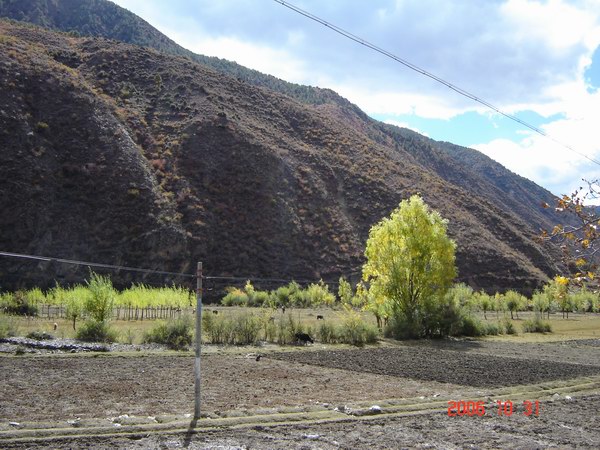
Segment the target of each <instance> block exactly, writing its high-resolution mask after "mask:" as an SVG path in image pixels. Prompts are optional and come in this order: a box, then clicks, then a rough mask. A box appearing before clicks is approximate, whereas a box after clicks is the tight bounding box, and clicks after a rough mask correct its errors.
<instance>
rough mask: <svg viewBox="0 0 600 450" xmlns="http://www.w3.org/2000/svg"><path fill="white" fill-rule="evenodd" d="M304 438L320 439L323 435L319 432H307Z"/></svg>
mask: <svg viewBox="0 0 600 450" xmlns="http://www.w3.org/2000/svg"><path fill="white" fill-rule="evenodd" d="M302 437H303V438H304V439H319V438H320V437H321V436H319V435H318V434H305V435H304V436H302Z"/></svg>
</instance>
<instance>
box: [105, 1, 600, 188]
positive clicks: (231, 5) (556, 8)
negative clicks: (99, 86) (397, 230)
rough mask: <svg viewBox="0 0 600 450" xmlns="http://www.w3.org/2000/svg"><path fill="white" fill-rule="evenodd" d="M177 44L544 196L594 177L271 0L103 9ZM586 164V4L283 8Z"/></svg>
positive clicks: (590, 16) (597, 142)
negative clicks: (486, 161) (296, 87)
mask: <svg viewBox="0 0 600 450" xmlns="http://www.w3.org/2000/svg"><path fill="white" fill-rule="evenodd" d="M115 3H117V4H119V5H121V6H123V7H125V8H127V9H129V10H130V11H132V12H134V13H136V14H138V15H139V16H141V17H142V18H144V19H145V20H146V21H148V22H149V23H150V24H152V25H153V26H155V27H156V28H158V29H159V30H160V31H162V32H163V33H165V34H166V35H168V36H169V37H171V38H172V39H173V40H175V41H176V42H178V43H179V44H180V45H182V46H184V47H186V48H188V49H190V50H192V51H194V52H196V53H200V54H205V55H210V56H218V57H221V58H225V59H229V60H234V61H236V62H238V63H240V64H242V65H244V66H247V67H251V68H253V69H257V70H259V71H261V72H264V73H270V74H272V75H275V76H277V77H279V78H282V79H284V80H287V81H291V82H296V83H301V84H308V85H312V86H320V87H327V88H331V89H333V90H335V91H337V92H338V93H340V94H341V95H343V96H344V97H346V98H348V99H349V100H350V101H352V102H353V103H355V104H357V105H358V106H359V107H361V108H362V109H363V110H364V111H365V112H367V113H368V114H369V115H371V116H372V117H374V118H376V119H378V120H382V121H384V122H387V123H391V124H396V125H399V126H404V127H407V128H411V129H414V130H416V131H419V132H421V133H423V134H425V135H427V136H429V137H431V138H433V139H437V140H444V141H449V142H453V143H456V144H460V145H465V146H469V147H472V148H475V149H477V150H480V151H482V152H484V153H485V154H487V155H488V156H490V157H492V158H493V159H495V160H497V161H499V162H500V163H502V164H504V165H505V166H506V167H508V168H509V169H510V170H512V171H513V172H516V173H519V174H521V175H523V176H525V177H527V178H530V179H532V180H533V181H535V182H537V183H538V184H540V185H542V186H544V187H546V188H547V189H549V190H550V191H552V192H553V193H555V194H565V193H570V192H572V191H573V190H574V189H575V188H576V187H577V186H579V185H580V184H581V179H582V178H586V179H596V178H598V177H600V167H599V166H598V165H596V164H593V163H591V162H590V161H588V160H587V159H585V158H583V157H581V156H579V155H577V154H575V153H572V152H570V151H569V150H567V149H565V148H564V147H561V146H560V145H558V144H556V143H555V142H553V141H551V140H548V139H546V138H544V137H542V136H539V135H537V134H535V133H533V132H532V131H531V130H528V129H527V128H526V127H524V126H522V125H519V124H516V123H514V122H511V121H510V120H508V119H506V118H504V117H502V116H500V115H498V114H496V113H493V112H490V111H489V110H486V108H485V107H483V106H482V105H480V104H478V103H474V102H473V101H472V100H469V99H466V98H464V97H462V96H460V95H458V94H456V93H455V92H453V91H451V90H449V89H448V88H446V87H444V86H442V85H440V84H438V83H436V82H434V81H433V80H431V79H428V78H426V77H423V76H422V75H419V74H417V73H416V72H413V71H411V70H409V69H407V68H406V67H404V66H402V65H400V64H398V63H397V62H394V61H392V60H390V59H387V58H385V57H384V56H382V55H380V54H377V53H375V52H373V51H371V50H369V49H367V48H365V47H363V46H360V45H358V44H356V43H353V42H351V41H349V40H347V39H346V38H344V37H342V36H340V35H337V34H335V33H333V32H331V30H329V29H327V28H325V27H323V26H322V25H319V24H317V23H315V22H312V21H310V20H308V19H306V18H305V17H302V16H301V15H299V14H297V13H294V12H292V11H291V10H289V9H288V8H285V7H284V6H282V5H280V4H278V3H277V2H275V1H273V0H170V1H168V2H165V1H161V0H115ZM292 3H293V4H295V5H296V6H298V7H300V8H302V9H304V10H307V11H310V12H311V13H313V14H315V15H317V16H319V17H321V18H323V19H325V20H327V21H329V22H331V23H333V24H335V25H337V26H339V27H341V28H343V29H345V30H348V31H350V32H352V33H353V34H355V35H358V36H360V37H362V38H364V39H366V40H367V41H369V42H372V43H373V44H375V45H377V46H379V47H381V48H383V49H385V50H388V51H390V52H391V53H393V54H395V55H397V56H399V57H401V58H403V59H405V60H407V61H409V62H411V63H413V64H415V65H417V66H419V67H421V68H423V69H425V70H427V71H429V72H431V73H433V74H435V75H437V76H439V77H441V78H443V79H445V80H447V81H449V82H451V83H453V84H455V85H457V86H459V87H461V88H463V89H465V90H467V91H469V92H471V93H473V94H475V95H477V96H478V97H480V98H483V99H485V100H486V101H488V102H489V103H492V104H493V105H495V106H497V107H499V108H500V109H502V110H503V111H505V112H507V113H509V114H513V115H515V116H517V117H519V118H520V119H522V120H524V121H527V122H529V123H531V124H532V125H534V126H536V127H539V128H540V129H542V130H544V132H546V133H548V134H550V135H551V136H553V137H554V138H555V139H556V140H558V141H560V142H563V143H565V144H567V145H569V146H571V147H573V148H575V149H577V151H579V152H581V153H584V154H586V155H588V156H590V157H592V158H595V159H600V126H599V125H600V121H599V118H600V49H599V47H600V0H568V1H567V0H485V1H475V0H452V1H448V0H370V1H364V0H295V1H292Z"/></svg>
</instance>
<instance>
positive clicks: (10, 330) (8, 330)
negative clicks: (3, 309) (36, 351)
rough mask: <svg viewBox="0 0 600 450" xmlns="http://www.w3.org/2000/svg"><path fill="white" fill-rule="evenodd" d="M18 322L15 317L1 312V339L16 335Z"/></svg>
mask: <svg viewBox="0 0 600 450" xmlns="http://www.w3.org/2000/svg"><path fill="white" fill-rule="evenodd" d="M17 333H18V328H17V322H16V320H15V319H14V318H12V317H9V316H6V315H4V314H0V339H5V338H7V337H13V336H16V335H17Z"/></svg>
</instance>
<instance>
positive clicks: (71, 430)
mask: <svg viewBox="0 0 600 450" xmlns="http://www.w3.org/2000/svg"><path fill="white" fill-rule="evenodd" d="M594 378H596V380H591V381H588V382H585V383H578V384H574V385H572V387H575V388H577V389H576V390H575V391H573V392H574V393H576V394H577V396H584V395H600V377H594ZM578 381H582V380H578ZM568 387H569V386H566V385H563V386H558V387H556V388H552V389H544V388H540V387H538V386H536V389H532V390H522V391H517V392H506V391H505V390H502V391H501V392H490V394H491V395H486V397H488V400H487V401H486V400H484V401H486V404H488V406H489V404H490V403H491V404H493V405H495V399H494V398H495V397H500V396H504V395H510V398H502V397H501V399H503V400H508V399H510V400H511V401H514V400H517V401H519V400H522V399H529V400H539V401H541V402H543V403H551V401H550V399H551V397H552V395H554V394H555V393H557V392H556V391H561V392H562V393H565V391H566V389H568ZM567 393H572V392H567ZM414 400H416V398H413V399H402V400H398V399H396V400H394V399H389V400H383V401H380V402H377V401H370V402H368V403H367V402H360V403H354V404H353V405H350V408H349V410H348V412H341V411H337V410H335V409H334V410H332V409H326V410H316V411H294V412H286V413H275V414H271V413H266V414H254V415H251V416H242V417H224V418H217V419H203V420H200V421H199V423H198V425H197V426H196V427H195V428H194V429H192V430H190V428H189V426H190V421H189V420H187V419H186V420H174V421H172V422H167V423H151V424H137V425H122V426H121V427H118V428H117V427H115V426H114V425H112V426H105V425H100V426H97V427H93V426H91V427H68V428H67V427H63V426H61V427H54V428H52V427H45V428H24V429H14V430H5V431H1V432H0V443H18V442H29V441H38V440H40V441H41V440H46V441H47V440H55V439H73V438H77V437H85V436H102V437H104V436H106V437H111V436H140V435H142V436H143V435H148V434H161V433H164V434H170V433H177V434H178V433H186V432H187V433H198V432H201V431H208V430H215V429H222V428H247V427H254V426H264V427H270V426H283V425H294V424H315V423H328V422H340V421H354V420H377V419H385V418H393V417H403V416H412V415H420V414H434V413H444V412H446V411H447V404H448V401H449V400H454V398H450V397H449V396H445V397H444V398H441V399H439V400H435V401H431V400H428V401H422V402H419V401H418V402H416V403H412V401H414ZM419 400H421V399H420V398H419ZM461 400H463V401H480V400H482V396H465V397H464V398H461ZM561 400H562V401H564V400H563V399H561ZM404 401H408V402H409V403H403V404H401V403H400V402H404ZM394 402H397V403H396V404H394ZM377 403H381V404H383V405H385V406H384V407H382V408H381V412H380V413H377V414H374V413H372V412H369V411H368V410H367V411H365V407H364V406H363V405H375V404H377ZM386 403H387V404H386ZM45 425H48V424H47V423H46V424H45Z"/></svg>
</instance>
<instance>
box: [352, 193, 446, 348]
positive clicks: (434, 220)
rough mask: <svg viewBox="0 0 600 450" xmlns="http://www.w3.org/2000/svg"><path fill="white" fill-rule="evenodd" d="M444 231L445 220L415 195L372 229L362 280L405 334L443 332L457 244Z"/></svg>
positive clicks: (416, 334) (417, 334)
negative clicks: (441, 323) (443, 321)
mask: <svg viewBox="0 0 600 450" xmlns="http://www.w3.org/2000/svg"><path fill="white" fill-rule="evenodd" d="M446 230H447V221H446V220H444V219H442V217H441V216H440V214H439V213H437V212H436V211H430V210H429V207H428V206H427V205H426V204H425V202H424V201H423V200H422V199H421V198H420V197H419V196H417V195H414V196H412V197H411V198H410V199H409V200H403V201H402V202H401V203H400V206H399V207H398V208H397V209H395V210H394V211H393V212H392V214H391V216H390V217H388V218H384V219H383V220H382V221H381V222H379V223H378V224H376V225H374V226H373V227H372V228H371V230H370V232H369V239H368V241H367V248H366V251H365V255H366V257H367V262H366V263H365V265H364V266H363V279H364V280H365V281H366V282H369V284H370V287H369V291H370V293H371V295H372V297H373V299H374V301H375V302H382V303H387V304H388V305H389V309H390V311H391V314H392V319H393V320H394V322H395V324H396V326H397V327H400V328H403V330H402V333H403V334H404V335H407V336H412V337H417V336H429V335H435V334H439V333H440V327H441V325H440V321H441V320H443V316H444V315H445V308H443V304H444V301H443V300H444V295H445V294H446V292H447V291H448V288H449V287H450V286H451V285H452V280H453V279H454V277H455V276H456V266H455V249H456V244H455V243H454V241H453V240H451V239H450V238H449V237H448V236H447V233H446ZM396 335H397V336H398V333H397V334H396Z"/></svg>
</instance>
